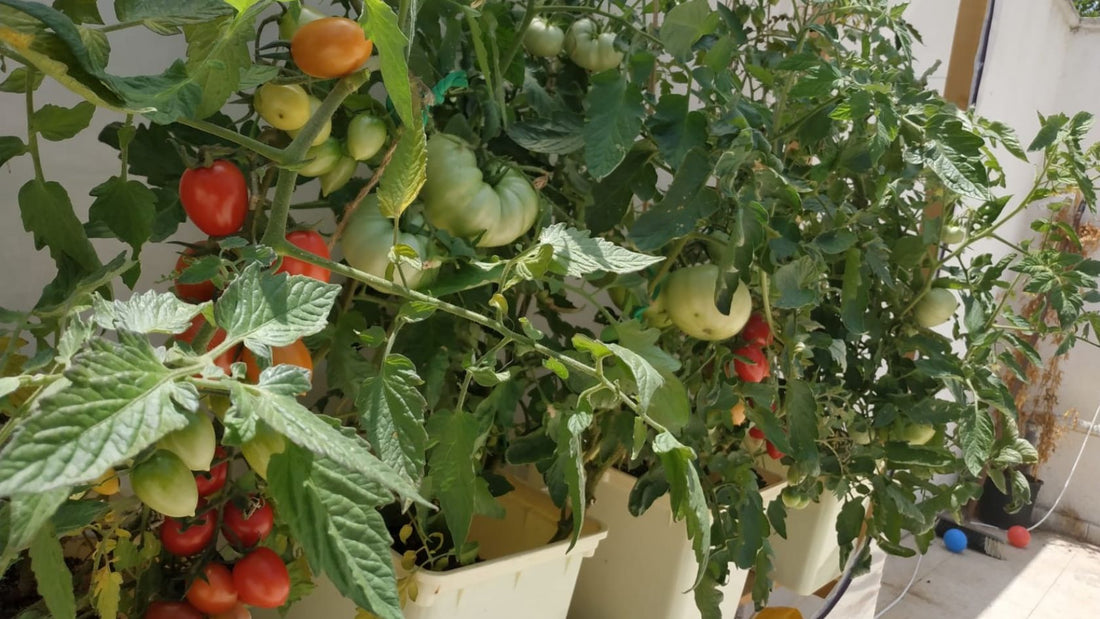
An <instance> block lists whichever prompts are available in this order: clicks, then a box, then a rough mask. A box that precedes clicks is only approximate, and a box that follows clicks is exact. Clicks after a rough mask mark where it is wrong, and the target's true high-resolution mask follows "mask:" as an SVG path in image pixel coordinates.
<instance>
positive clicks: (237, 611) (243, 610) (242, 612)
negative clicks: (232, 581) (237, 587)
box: [210, 604, 252, 619]
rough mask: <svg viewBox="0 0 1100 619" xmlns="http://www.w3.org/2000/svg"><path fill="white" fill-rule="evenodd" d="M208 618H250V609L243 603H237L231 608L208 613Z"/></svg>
mask: <svg viewBox="0 0 1100 619" xmlns="http://www.w3.org/2000/svg"><path fill="white" fill-rule="evenodd" d="M210 619H252V611H250V610H248V607H247V606H245V605H244V604H237V605H236V606H234V607H233V610H230V611H228V612H224V613H217V614H215V615H210Z"/></svg>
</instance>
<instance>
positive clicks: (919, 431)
mask: <svg viewBox="0 0 1100 619" xmlns="http://www.w3.org/2000/svg"><path fill="white" fill-rule="evenodd" d="M896 430H897V432H896V436H897V437H898V438H899V439H900V440H903V441H905V442H907V443H909V444H910V445H925V444H927V443H928V441H930V440H932V437H933V436H936V427H935V426H933V425H931V424H927V423H902V425H901V427H900V428H896Z"/></svg>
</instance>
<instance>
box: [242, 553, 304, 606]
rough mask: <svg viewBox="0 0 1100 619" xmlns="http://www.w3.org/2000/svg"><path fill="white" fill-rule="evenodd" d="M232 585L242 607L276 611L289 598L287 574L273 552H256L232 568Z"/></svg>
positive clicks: (284, 566)
mask: <svg viewBox="0 0 1100 619" xmlns="http://www.w3.org/2000/svg"><path fill="white" fill-rule="evenodd" d="M233 585H234V586H235V587H236V589H237V594H238V596H239V597H240V599H241V601H242V602H244V603H245V604H248V605H250V606H258V607H260V608H278V607H280V606H282V605H283V604H285V603H286V600H287V597H288V596H289V595H290V574H289V573H287V569H286V564H284V563H283V560H282V559H281V558H280V557H279V555H277V554H275V551H274V550H271V549H270V548H257V549H256V550H253V551H252V552H250V553H248V554H247V555H245V556H244V558H243V559H241V560H240V561H237V564H236V565H234V566H233Z"/></svg>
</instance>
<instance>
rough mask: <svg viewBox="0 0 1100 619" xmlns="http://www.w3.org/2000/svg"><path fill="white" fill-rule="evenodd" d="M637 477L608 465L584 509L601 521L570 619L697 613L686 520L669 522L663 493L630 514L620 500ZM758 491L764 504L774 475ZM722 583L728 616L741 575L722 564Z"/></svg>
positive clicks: (686, 617) (772, 494)
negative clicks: (725, 575)
mask: <svg viewBox="0 0 1100 619" xmlns="http://www.w3.org/2000/svg"><path fill="white" fill-rule="evenodd" d="M635 481H637V479H636V478H635V477H634V476H632V475H628V474H626V473H623V472H621V471H619V470H616V469H611V470H608V471H607V472H606V473H605V474H604V476H603V479H601V480H600V483H599V484H598V485H597V487H596V493H595V502H594V503H592V504H591V505H590V506H589V507H588V511H587V513H588V514H590V515H592V516H593V517H595V518H597V519H598V520H599V521H600V522H603V523H604V525H605V526H606V527H607V539H606V540H604V541H603V542H602V543H601V544H600V545H599V548H597V549H596V553H595V555H594V556H593V557H592V558H591V559H589V560H587V561H585V562H584V565H583V566H582V567H581V573H580V578H579V579H578V581H577V590H576V593H575V594H574V596H573V605H572V606H571V607H570V609H569V617H570V619H637V618H639V617H645V618H649V617H652V618H654V619H656V618H660V619H698V617H699V616H700V614H699V610H698V609H697V608H696V606H695V597H694V594H693V593H692V591H691V586H692V584H694V582H695V575H696V572H697V569H698V567H697V563H696V561H695V554H694V552H693V551H692V548H691V541H690V540H689V539H688V536H687V530H686V525H685V524H684V522H683V521H680V522H676V521H675V520H674V519H673V515H672V505H671V502H670V500H669V497H668V495H667V494H666V495H665V496H663V497H661V498H659V499H658V500H656V501H654V502H653V505H651V506H650V508H649V509H648V510H646V512H645V513H644V514H642V515H641V516H639V517H637V518H635V517H634V516H632V515H631V514H630V511H629V510H628V508H627V504H628V501H629V497H630V490H631V488H633V487H634V483H635ZM775 482H776V483H772V484H770V485H768V486H767V487H766V488H764V489H763V490H762V491H761V494H762V495H763V497H764V504H765V505H767V504H768V503H770V502H771V500H772V499H774V498H776V497H778V496H779V493H780V492H781V491H782V489H783V488H784V487H785V486H786V482H785V481H781V480H778V479H776V480H775ZM730 567H731V570H730V574H729V580H728V581H727V582H726V584H725V585H724V586H723V587H722V593H723V595H724V598H723V601H722V606H721V608H722V616H723V617H733V616H734V614H735V613H736V611H737V607H738V605H739V604H740V601H741V591H742V589H744V587H745V580H746V578H747V577H748V572H747V571H746V570H740V569H737V568H736V567H735V566H730Z"/></svg>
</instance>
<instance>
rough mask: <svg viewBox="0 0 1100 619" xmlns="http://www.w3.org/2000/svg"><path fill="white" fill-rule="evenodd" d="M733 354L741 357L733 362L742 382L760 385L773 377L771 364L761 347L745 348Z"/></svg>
mask: <svg viewBox="0 0 1100 619" xmlns="http://www.w3.org/2000/svg"><path fill="white" fill-rule="evenodd" d="M733 354H734V355H736V356H737V357H739V358H737V359H734V360H733V369H734V371H735V372H736V373H737V377H738V378H740V379H741V380H743V381H745V382H747V383H758V382H760V381H762V380H764V379H765V378H767V377H768V376H770V375H771V364H769V363H768V357H767V355H765V354H764V351H763V350H761V349H760V348H759V347H757V346H743V347H741V348H738V349H737V350H734V351H733ZM742 357H743V359H742Z"/></svg>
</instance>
